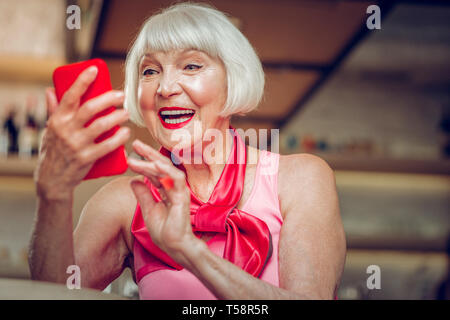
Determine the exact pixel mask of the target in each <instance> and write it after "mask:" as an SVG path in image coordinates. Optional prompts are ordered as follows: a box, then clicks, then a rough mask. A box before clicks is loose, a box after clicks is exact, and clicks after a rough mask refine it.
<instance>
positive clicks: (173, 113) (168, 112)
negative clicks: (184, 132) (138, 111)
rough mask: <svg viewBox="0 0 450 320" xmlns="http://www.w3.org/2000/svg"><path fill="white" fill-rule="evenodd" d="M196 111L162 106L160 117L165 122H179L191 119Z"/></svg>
mask: <svg viewBox="0 0 450 320" xmlns="http://www.w3.org/2000/svg"><path fill="white" fill-rule="evenodd" d="M194 114H195V111H194V110H191V109H182V108H162V109H161V110H160V111H159V117H160V118H161V120H162V121H163V122H164V123H167V124H179V123H183V122H187V121H189V120H191V118H192V117H193V116H194Z"/></svg>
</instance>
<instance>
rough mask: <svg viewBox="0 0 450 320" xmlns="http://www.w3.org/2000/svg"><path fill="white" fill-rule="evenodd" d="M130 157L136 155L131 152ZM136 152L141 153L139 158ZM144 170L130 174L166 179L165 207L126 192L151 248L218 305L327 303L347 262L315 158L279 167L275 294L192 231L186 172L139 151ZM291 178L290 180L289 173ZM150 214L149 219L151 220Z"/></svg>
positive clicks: (332, 195)
mask: <svg viewBox="0 0 450 320" xmlns="http://www.w3.org/2000/svg"><path fill="white" fill-rule="evenodd" d="M135 150H136V149H135ZM138 152H139V151H138ZM141 155H144V156H146V158H147V159H148V160H151V162H150V163H144V162H139V161H133V163H130V167H131V168H132V169H133V170H134V171H136V172H138V173H141V174H145V175H147V176H149V177H152V178H153V180H156V179H155V177H158V176H164V175H169V176H170V177H171V178H172V179H173V180H174V187H173V189H171V190H166V191H165V192H166V196H167V198H168V199H169V202H168V203H169V204H170V205H166V206H165V205H163V204H161V202H160V203H158V204H155V203H154V201H153V199H152V198H151V196H150V195H149V194H148V192H146V187H145V185H144V184H142V183H140V182H133V183H132V187H133V190H134V192H135V194H136V197H137V199H138V201H139V203H140V204H141V208H142V210H143V214H144V219H145V221H146V226H147V228H148V230H149V232H150V234H151V236H152V239H153V241H154V242H155V243H156V244H157V245H158V246H159V247H160V248H161V249H163V250H164V251H165V252H167V253H168V254H169V255H170V256H171V257H172V258H173V259H174V260H175V261H177V262H178V263H180V264H181V265H183V266H184V267H185V268H187V269H188V270H190V271H191V272H192V273H193V274H194V275H196V276H197V277H198V278H199V279H200V280H201V281H202V282H203V283H204V284H205V286H207V287H208V288H209V289H210V290H211V292H212V293H214V294H215V295H216V297H218V298H220V299H332V298H333V297H334V293H335V290H336V288H337V285H338V282H339V280H340V276H341V274H342V270H343V265H344V261H345V250H346V249H345V236H344V232H343V228H342V223H341V219H340V214H339V205H338V201H337V194H336V187H335V181H334V174H333V172H332V170H331V169H330V168H329V167H328V165H327V164H326V163H325V162H324V161H323V160H321V159H319V158H317V157H314V156H300V155H299V156H295V157H293V158H290V159H288V161H287V163H283V166H285V168H284V169H283V170H285V172H287V174H286V175H283V176H282V177H281V179H280V182H281V183H282V185H284V187H285V188H281V189H280V199H281V202H282V210H283V212H284V218H285V219H284V223H283V227H282V230H281V238H280V253H279V265H280V287H276V286H273V285H271V284H269V283H267V282H264V281H262V280H260V279H257V278H255V277H253V276H251V275H250V274H248V273H246V272H245V271H243V270H242V269H240V268H239V267H237V266H235V265H234V264H232V263H230V262H229V261H227V260H225V259H223V258H221V257H218V256H217V255H215V254H214V253H212V252H211V251H210V250H209V249H208V247H207V245H206V244H205V243H204V242H203V241H201V240H199V239H197V238H196V237H195V236H193V234H192V230H190V228H189V227H190V222H189V211H188V208H189V199H190V198H189V191H188V190H187V189H186V185H185V176H184V173H183V172H181V171H180V170H178V169H176V168H175V167H174V166H172V165H171V164H168V163H167V162H164V159H158V157H159V156H158V155H157V154H156V153H155V152H154V151H152V150H151V149H150V148H147V150H143V149H142V151H141ZM293 173H295V174H293ZM150 212H151V214H149V213H150Z"/></svg>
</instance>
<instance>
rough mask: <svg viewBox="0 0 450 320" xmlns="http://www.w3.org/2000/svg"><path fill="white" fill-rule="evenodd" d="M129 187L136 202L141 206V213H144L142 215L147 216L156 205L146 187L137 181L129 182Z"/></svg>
mask: <svg viewBox="0 0 450 320" xmlns="http://www.w3.org/2000/svg"><path fill="white" fill-rule="evenodd" d="M130 185H131V189H132V190H133V192H134V194H135V196H136V199H137V201H138V202H139V204H140V206H141V210H142V213H144V215H147V214H148V213H149V212H150V211H151V210H152V209H153V207H154V206H155V203H156V202H155V200H154V199H153V196H152V195H151V193H150V192H149V190H148V187H147V185H146V184H145V183H144V182H142V181H140V180H137V179H133V180H131V182H130Z"/></svg>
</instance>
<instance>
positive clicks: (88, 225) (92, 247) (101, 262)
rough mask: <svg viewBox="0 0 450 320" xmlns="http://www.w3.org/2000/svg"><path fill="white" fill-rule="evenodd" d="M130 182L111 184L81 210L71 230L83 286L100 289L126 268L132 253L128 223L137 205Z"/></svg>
mask: <svg viewBox="0 0 450 320" xmlns="http://www.w3.org/2000/svg"><path fill="white" fill-rule="evenodd" d="M131 179H132V177H120V178H117V179H115V180H113V181H111V182H110V183H108V184H107V185H105V186H104V187H103V188H101V189H100V190H99V191H98V192H97V193H96V194H95V195H94V196H93V197H92V198H91V199H90V200H89V201H88V203H86V206H85V207H84V209H83V212H82V214H81V216H80V220H79V222H78V225H77V227H76V229H75V231H74V255H75V263H76V264H77V265H78V266H79V267H80V269H81V286H82V287H88V288H93V289H99V290H103V289H104V288H106V287H107V286H108V285H109V284H110V283H111V282H112V281H113V280H115V279H116V278H117V277H118V276H120V274H121V273H122V271H123V270H124V269H125V267H127V258H128V257H129V256H130V255H131V252H132V248H131V247H132V244H131V243H132V241H131V233H130V230H131V220H132V217H133V213H134V209H135V207H136V203H137V201H136V198H135V197H134V194H133V192H132V191H131V188H130V180H131Z"/></svg>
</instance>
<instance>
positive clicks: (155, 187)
mask: <svg viewBox="0 0 450 320" xmlns="http://www.w3.org/2000/svg"><path fill="white" fill-rule="evenodd" d="M95 77H96V70H95V68H94V69H93V68H91V69H87V70H86V71H84V72H83V73H82V74H81V75H80V76H79V78H78V79H77V80H76V82H75V83H74V84H73V86H72V87H71V88H70V89H69V90H68V91H67V93H66V94H65V95H64V97H63V98H62V100H61V102H60V104H59V106H58V103H57V101H56V98H55V94H54V91H53V90H52V89H48V90H47V92H46V94H47V104H48V108H49V111H50V113H51V116H50V118H49V120H48V127H47V129H46V134H45V137H44V140H43V144H42V148H41V153H40V156H39V164H38V167H37V169H36V172H35V180H36V186H37V195H38V208H37V217H36V223H35V228H34V231H33V236H32V240H31V249H30V269H31V274H32V278H33V279H39V280H45V281H53V282H60V283H65V282H66V279H67V277H68V274H67V273H66V269H67V267H68V266H69V265H78V266H79V267H80V270H81V285H82V286H83V287H89V288H96V289H100V290H102V289H104V288H105V287H106V286H107V285H108V284H109V283H111V282H112V281H113V280H114V279H116V278H117V277H118V276H119V275H120V274H121V273H122V272H123V270H124V269H125V268H126V267H130V268H131V269H132V271H133V276H134V277H135V280H136V282H137V284H138V286H139V294H140V298H141V299H333V298H334V297H335V295H336V291H337V287H338V284H339V281H340V277H341V274H342V271H343V266H344V261H345V252H346V245H345V235H344V232H343V227H342V223H341V218H340V213H339V203H338V197H337V193H336V186H335V180H334V174H333V171H332V170H331V169H330V167H329V166H328V165H327V164H326V162H325V161H323V160H321V159H320V158H318V157H316V156H313V155H308V154H297V155H290V156H280V155H279V154H276V153H271V152H268V151H265V150H258V149H255V148H252V147H246V146H245V144H244V143H243V141H242V140H241V138H240V137H239V135H238V134H236V131H235V130H233V129H232V128H231V129H230V117H231V116H232V115H233V114H243V113H246V112H249V111H251V110H253V109H254V108H255V107H256V106H257V105H258V103H259V101H260V99H261V96H262V94H263V87H264V73H263V71H262V67H261V63H260V61H259V59H258V57H257V55H256V54H255V52H254V50H253V48H252V46H251V45H250V44H249V42H248V40H247V39H246V38H245V37H244V35H243V34H242V33H241V32H240V31H239V30H238V29H237V28H236V27H235V26H234V25H233V24H232V23H231V22H230V21H229V20H228V19H227V17H226V16H225V15H224V14H223V13H221V12H219V11H217V10H215V9H213V8H211V7H208V6H205V5H201V4H177V5H174V6H172V7H170V8H167V9H165V10H163V11H161V12H160V13H158V14H156V15H154V16H152V17H150V18H149V19H148V20H147V21H146V22H145V24H144V25H143V27H142V29H141V31H140V33H139V35H138V37H137V38H136V40H135V42H134V45H133V47H132V48H131V51H130V52H129V55H128V57H127V62H126V82H125V94H123V93H122V92H116V91H111V92H108V93H105V94H103V95H101V96H99V97H97V98H94V99H91V100H90V101H88V102H86V103H85V105H83V106H81V108H79V100H80V97H81V96H82V95H83V93H84V92H85V91H86V89H87V88H88V86H89V85H90V83H91V82H92V81H93V80H94V79H95ZM122 103H124V106H125V110H126V111H125V110H121V111H115V112H113V113H111V114H109V115H107V116H104V117H102V118H99V119H97V120H95V121H94V122H93V123H92V124H91V125H90V126H89V127H87V128H85V127H84V124H85V123H86V122H87V121H88V120H89V119H90V118H91V117H92V116H94V115H95V114H97V113H98V112H99V111H101V110H103V109H106V108H107V107H109V106H110V105H119V104H122ZM128 118H130V119H131V120H132V121H133V122H135V123H136V124H138V125H141V126H145V127H146V128H147V129H148V131H149V132H150V133H151V135H152V136H153V138H154V139H155V140H156V141H157V142H158V143H160V144H161V146H162V147H161V150H160V151H157V150H155V149H153V148H152V147H150V146H149V145H146V144H145V143H143V142H141V141H137V140H136V141H134V142H133V149H134V150H135V152H136V153H137V154H139V155H140V156H142V159H143V160H138V159H131V158H129V159H128V164H129V168H130V169H131V170H133V171H134V172H136V173H137V174H138V175H137V176H135V177H128V176H126V177H119V178H117V179H115V180H113V181H112V182H110V183H108V184H107V185H105V186H104V187H103V188H101V189H100V190H99V191H98V192H97V193H96V194H94V195H93V197H92V198H91V199H90V200H89V201H88V202H87V204H86V206H85V207H84V209H83V212H82V214H81V216H80V220H79V222H78V225H77V227H76V228H75V231H73V226H72V205H73V194H74V189H75V187H76V186H77V185H78V184H79V183H80V182H81V181H82V179H83V177H84V176H85V175H86V173H87V172H88V171H89V169H90V168H91V167H92V165H93V163H94V162H95V160H96V159H99V158H100V157H102V156H104V155H105V154H107V153H109V152H111V151H112V150H114V149H116V148H117V147H119V146H120V145H123V144H124V143H125V142H126V141H127V140H128V139H129V137H130V133H129V130H128V128H126V127H124V128H122V129H121V130H119V131H118V132H117V133H116V134H115V135H114V136H113V137H111V138H109V139H108V140H106V141H103V142H101V143H98V144H96V143H94V140H95V138H96V137H98V136H99V134H101V133H102V132H104V131H106V130H108V129H109V128H112V127H114V126H116V125H118V124H121V123H123V122H125V121H127V119H128ZM211 132H213V133H214V134H211ZM230 141H231V143H230ZM212 154H214V156H212ZM248 159H256V161H253V162H252V161H248Z"/></svg>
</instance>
